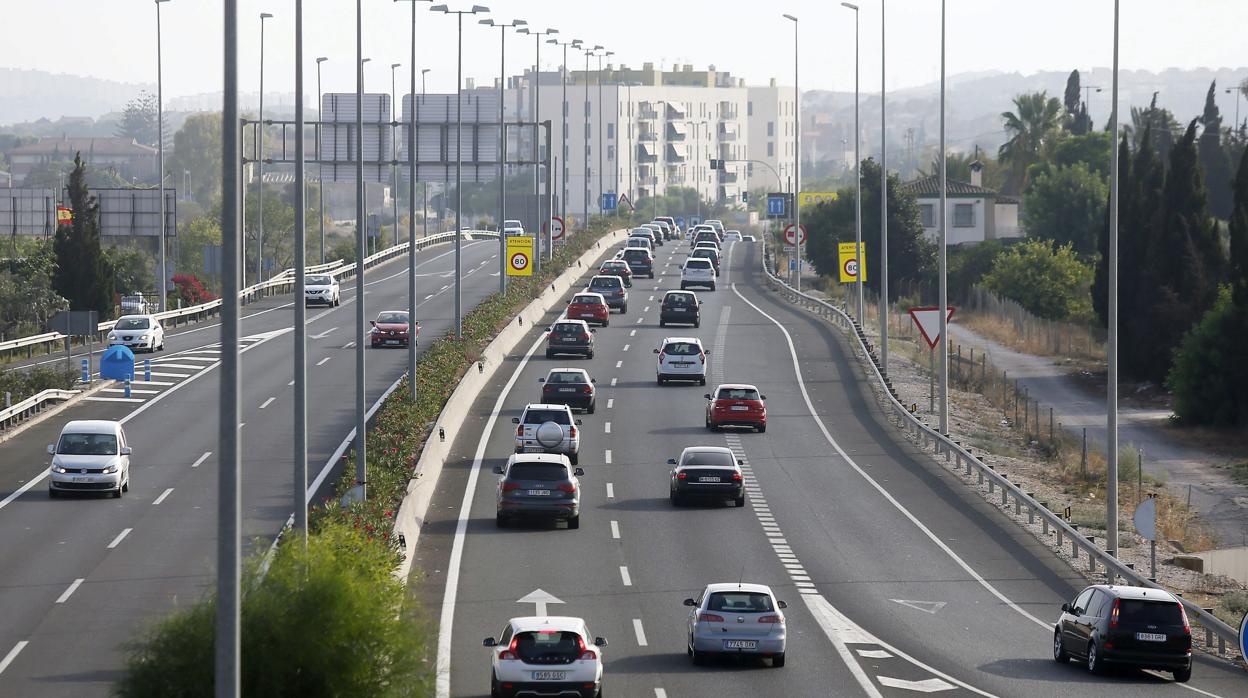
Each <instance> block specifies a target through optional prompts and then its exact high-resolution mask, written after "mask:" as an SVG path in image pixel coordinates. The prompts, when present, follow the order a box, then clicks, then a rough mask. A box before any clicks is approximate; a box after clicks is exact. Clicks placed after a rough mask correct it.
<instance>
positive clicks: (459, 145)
mask: <svg viewBox="0 0 1248 698" xmlns="http://www.w3.org/2000/svg"><path fill="white" fill-rule="evenodd" d="M429 10H430V11H431V12H441V13H443V14H448V15H455V20H456V31H457V32H458V38H457V40H456V42H457V43H456V48H455V338H456V339H461V338H463V336H464V323H463V313H462V309H463V308H462V296H461V293H460V290H461V289H460V287H461V286H462V285H463V283H462V282H463V266H462V264H461V252H462V248H463V238H464V235H463V229H462V226H461V225H460V215H461V214H462V213H463V209H464V192H463V187H462V186H461V184H462V175H463V173H462V170H463V166H464V163H463V136H462V134H463V125H464V114H463V112H464V98H463V87H464V15H475V14H479V13H485V12H489V11H490V8H488V7H484V6H482V5H473V6H472V9H470V10H452V9H450V8H448V7H447V6H446V5H434V6H433V7H431V8H429ZM409 320H410V319H409Z"/></svg>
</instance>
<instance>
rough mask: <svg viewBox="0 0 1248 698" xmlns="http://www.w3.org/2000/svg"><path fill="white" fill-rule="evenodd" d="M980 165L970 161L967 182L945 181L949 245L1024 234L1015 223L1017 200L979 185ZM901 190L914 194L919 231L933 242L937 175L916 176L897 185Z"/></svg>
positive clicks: (935, 232) (934, 238)
mask: <svg viewBox="0 0 1248 698" xmlns="http://www.w3.org/2000/svg"><path fill="white" fill-rule="evenodd" d="M983 172H984V166H983V165H982V164H981V163H980V162H979V161H978V160H976V161H975V162H972V163H971V181H969V182H960V181H958V180H954V179H949V180H947V181H946V183H945V184H946V187H947V193H946V199H947V202H946V203H947V207H946V214H945V215H946V216H947V221H948V226H949V232H948V236H947V238H946V239H947V242H948V244H950V245H961V244H965V243H970V244H974V243H977V242H983V241H984V240H1003V239H1007V238H1020V237H1023V236H1024V235H1025V234H1026V233H1024V232H1023V229H1022V228H1021V227H1020V226H1019V223H1018V212H1019V205H1020V202H1019V200H1018V199H1016V198H1014V197H1012V196H1005V195H1003V194H1000V193H998V192H996V191H993V190H992V189H988V188H986V187H984V186H983ZM901 190H902V191H905V192H908V193H910V194H913V195H914V198H915V200H916V201H917V202H918V204H919V215H920V217H921V218H922V221H923V233H924V235H926V236H927V237H928V239H930V240H933V241H935V240H936V238H937V235H938V233H939V230H938V228H937V226H938V225H939V223H940V219H939V216H938V212H939V210H940V177H939V176H938V175H932V176H930V177H920V178H919V179H915V180H912V181H909V182H905V183H903V184H902V185H901Z"/></svg>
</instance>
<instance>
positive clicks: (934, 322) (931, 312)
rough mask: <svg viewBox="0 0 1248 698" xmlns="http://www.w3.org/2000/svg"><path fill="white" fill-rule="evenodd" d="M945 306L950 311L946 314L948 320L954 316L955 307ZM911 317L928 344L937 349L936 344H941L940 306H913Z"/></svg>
mask: <svg viewBox="0 0 1248 698" xmlns="http://www.w3.org/2000/svg"><path fill="white" fill-rule="evenodd" d="M945 308H946V309H947V310H948V312H949V314H948V315H947V316H945V320H946V321H948V319H949V318H951V317H953V311H954V310H955V308H954V307H953V306H952V305H947V306H945ZM910 317H911V319H913V320H914V324H915V325H916V326H917V327H918V328H919V332H920V333H921V334H922V335H923V339H924V340H925V341H926V342H927V346H928V347H930V348H932V349H935V348H936V345H937V344H940V308H911V309H910Z"/></svg>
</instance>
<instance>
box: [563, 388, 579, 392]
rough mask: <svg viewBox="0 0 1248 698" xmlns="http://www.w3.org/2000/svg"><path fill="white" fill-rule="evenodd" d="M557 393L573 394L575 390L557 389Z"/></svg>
mask: <svg viewBox="0 0 1248 698" xmlns="http://www.w3.org/2000/svg"><path fill="white" fill-rule="evenodd" d="M559 392H561V393H575V392H576V388H560V389H559Z"/></svg>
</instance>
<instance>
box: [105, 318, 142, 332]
mask: <svg viewBox="0 0 1248 698" xmlns="http://www.w3.org/2000/svg"><path fill="white" fill-rule="evenodd" d="M148 327H151V323H150V322H148V319H147V318H145V317H128V318H127V317H123V318H122V319H120V320H118V321H117V324H116V325H113V329H115V330H146V329H147V328H148Z"/></svg>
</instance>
